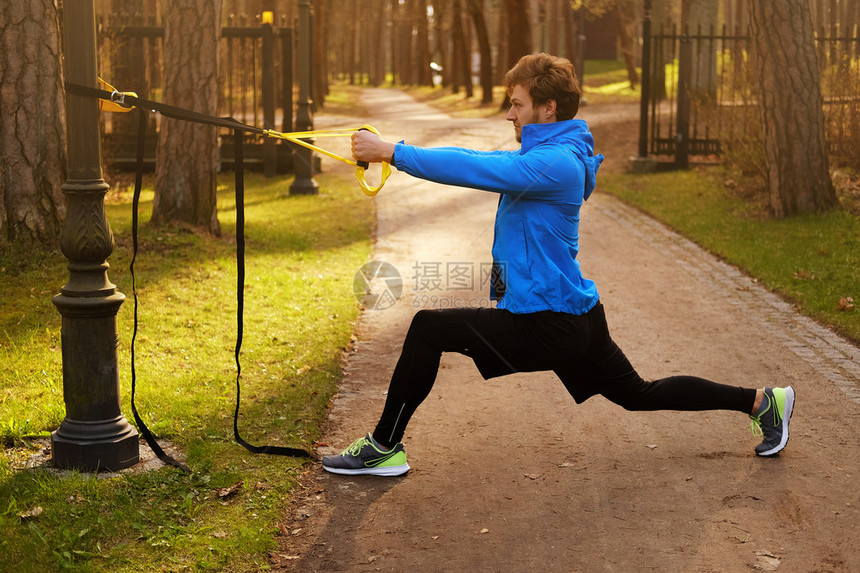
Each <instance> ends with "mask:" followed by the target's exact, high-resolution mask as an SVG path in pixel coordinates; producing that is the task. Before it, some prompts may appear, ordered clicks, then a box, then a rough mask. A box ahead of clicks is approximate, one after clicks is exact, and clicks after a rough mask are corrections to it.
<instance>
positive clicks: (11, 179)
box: [0, 0, 66, 244]
mask: <svg viewBox="0 0 860 573" xmlns="http://www.w3.org/2000/svg"><path fill="white" fill-rule="evenodd" d="M60 51H61V49H60V26H59V19H58V13H57V6H56V4H55V3H54V2H53V1H52V0H16V1H15V2H7V3H5V4H4V6H3V8H2V9H0V244H2V243H5V242H13V241H16V242H36V241H40V242H49V241H52V240H55V239H57V238H58V237H59V235H60V225H61V223H62V219H63V218H64V217H65V202H64V199H63V194H62V192H61V187H62V185H63V182H64V181H65V178H66V176H65V173H66V149H65V142H66V126H65V117H66V116H65V99H64V97H63V78H62V67H61V64H60Z"/></svg>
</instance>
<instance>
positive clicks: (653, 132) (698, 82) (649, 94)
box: [639, 23, 860, 167]
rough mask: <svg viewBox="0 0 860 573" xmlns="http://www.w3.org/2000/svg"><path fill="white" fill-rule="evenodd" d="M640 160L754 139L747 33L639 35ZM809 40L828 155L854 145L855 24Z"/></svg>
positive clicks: (857, 97) (859, 51)
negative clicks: (818, 80) (815, 61)
mask: <svg viewBox="0 0 860 573" xmlns="http://www.w3.org/2000/svg"><path fill="white" fill-rule="evenodd" d="M643 32H644V33H643V43H644V44H645V46H644V47H643V99H642V106H641V113H642V114H643V118H642V121H641V122H640V132H641V133H640V145H639V147H640V155H643V154H644V155H655V156H673V157H674V163H675V165H676V166H678V167H685V166H687V165H688V164H689V157H690V156H699V157H700V158H707V157H718V156H720V155H722V154H723V153H724V152H725V144H726V142H727V141H737V140H738V139H740V138H750V137H756V135H755V133H754V132H755V130H757V129H759V117H758V115H759V114H758V110H757V107H756V106H757V105H758V97H757V93H756V80H755V79H754V77H752V76H751V72H752V70H753V67H752V65H751V57H750V54H751V51H752V49H751V45H752V44H751V38H750V34H749V32H748V31H747V30H743V31H742V30H735V31H732V32H729V31H728V30H727V28H726V27H722V28H721V29H719V30H717V29H715V28H713V27H712V28H710V29H709V30H707V31H703V30H702V29H701V28H698V29H696V30H695V31H694V32H691V31H690V30H688V29H683V30H679V29H678V28H677V27H675V26H673V27H671V28H668V29H666V28H663V27H661V28H660V29H658V30H656V31H651V30H650V23H649V25H647V27H646V28H644V29H643ZM830 32H831V31H829V30H821V31H820V32H819V33H818V34H817V35H816V48H817V50H818V60H819V70H820V76H821V89H822V94H823V98H824V102H823V103H824V111H825V118H826V122H827V135H828V143H829V145H830V150H831V152H832V153H835V154H839V153H843V152H847V151H845V150H847V149H856V148H857V144H860V26H856V25H855V26H853V27H852V28H851V29H849V30H846V31H845V32H844V33H843V34H841V35H839V34H836V35H834V34H832V33H830Z"/></svg>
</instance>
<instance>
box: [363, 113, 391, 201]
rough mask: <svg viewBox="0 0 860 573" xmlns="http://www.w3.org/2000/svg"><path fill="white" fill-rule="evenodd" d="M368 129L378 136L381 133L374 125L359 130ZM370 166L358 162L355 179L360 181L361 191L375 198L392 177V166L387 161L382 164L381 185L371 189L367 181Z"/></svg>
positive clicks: (364, 126)
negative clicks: (390, 176)
mask: <svg viewBox="0 0 860 573" xmlns="http://www.w3.org/2000/svg"><path fill="white" fill-rule="evenodd" d="M362 129H366V130H367V131H370V132H372V133H375V134H376V135H379V131H377V129H376V128H375V127H373V126H372V125H362V126H361V127H360V128H359V130H362ZM367 167H368V164H367V163H366V162H364V161H358V162H356V165H355V178H356V179H358V184H359V186H360V187H361V190H362V191H364V194H365V195H367V196H368V197H374V196H376V194H377V193H379V190H380V189H382V186H383V185H385V181H386V180H388V176H389V175H391V165H389V164H388V162H387V161H383V162H382V178H381V179H380V181H379V185H378V186H376V187H371V186H370V185H369V184H368V183H367V179H366V178H365V176H364V175H365V171H366V170H367Z"/></svg>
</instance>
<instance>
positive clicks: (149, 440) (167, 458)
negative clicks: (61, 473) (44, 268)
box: [128, 110, 191, 473]
mask: <svg viewBox="0 0 860 573" xmlns="http://www.w3.org/2000/svg"><path fill="white" fill-rule="evenodd" d="M145 142H146V113H145V112H144V111H143V110H140V111H139V113H138V114H137V162H136V165H137V170H136V173H135V175H134V195H133V196H132V200H131V240H132V244H133V250H132V255H131V264H129V266H128V268H129V271H130V272H131V292H132V295H133V296H134V330H133V331H132V335H131V412H132V414H134V421H135V422H137V427H138V429H140V433H141V434H143V438H144V439H145V440H146V444H147V445H148V446H149V448H150V449H151V450H152V451H153V453H154V454H155V455H156V456H157V457H158V459H159V460H161V461H162V462H163V463H164V464H166V465H169V466H173V467H175V468H179V469H181V470H182V471H184V472H186V473H191V470H190V469H189V468H188V466H186V465H185V464H183V463H182V462H180V461H177V460H176V459H175V458H174V457H173V456H171V455H169V454H168V453H167V452H165V451H164V450H163V449H162V448H161V446H160V445H159V444H158V441H156V439H155V436H153V435H152V432H151V431H150V430H149V428H148V427H147V426H146V424H145V423H144V422H143V418H141V417H140V414H138V413H137V405H136V404H135V389H136V387H137V371H136V369H135V366H134V343H135V340H137V326H138V316H137V288H136V285H135V280H134V261H135V260H136V259H137V250H138V242H137V218H138V217H137V209H138V206H139V205H140V190H141V187H142V186H143V148H144V143H145Z"/></svg>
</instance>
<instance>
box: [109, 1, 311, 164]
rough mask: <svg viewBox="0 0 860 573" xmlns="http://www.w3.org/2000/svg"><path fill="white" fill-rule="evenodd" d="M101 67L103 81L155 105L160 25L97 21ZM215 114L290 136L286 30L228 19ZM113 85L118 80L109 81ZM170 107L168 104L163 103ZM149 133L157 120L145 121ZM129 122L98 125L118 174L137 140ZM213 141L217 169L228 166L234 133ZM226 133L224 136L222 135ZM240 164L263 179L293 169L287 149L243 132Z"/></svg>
mask: <svg viewBox="0 0 860 573" xmlns="http://www.w3.org/2000/svg"><path fill="white" fill-rule="evenodd" d="M98 39H99V60H100V61H99V69H100V73H101V74H103V77H104V79H105V80H108V81H111V79H112V78H122V79H124V80H125V81H126V82H127V83H128V85H126V83H122V85H119V84H114V85H116V87H117V89H119V90H122V91H135V92H137V93H138V95H140V96H141V97H147V98H149V99H153V100H155V101H161V93H162V89H161V86H162V78H161V62H162V60H161V54H162V49H163V46H162V44H163V39H164V27H163V26H158V25H155V23H154V22H152V21H147V20H145V19H143V18H142V17H136V18H131V19H129V18H126V19H124V20H120V19H118V18H116V17H110V18H106V19H103V20H101V21H100V22H99V29H98ZM219 51H220V52H219V57H220V67H219V78H218V82H219V109H218V113H217V115H219V116H221V117H233V118H235V119H237V120H238V121H241V122H243V123H247V124H250V125H253V126H255V127H264V128H267V129H279V130H280V131H286V132H288V131H292V129H293V117H294V113H295V109H294V102H295V101H296V99H297V98H296V97H295V96H296V94H295V91H296V87H295V85H294V80H293V78H294V71H293V70H294V63H293V54H294V34H293V29H292V28H289V27H284V26H280V27H275V26H273V25H271V24H260V23H257V24H255V25H248V24H246V22H244V21H242V19H233V18H231V20H230V21H228V25H227V26H225V27H223V28H222V29H221V39H220V45H219ZM114 81H117V80H114ZM165 103H170V104H173V103H174V102H165ZM151 121H152V122H153V129H150V130H149V132H150V133H152V134H154V133H156V132H157V130H158V126H159V123H160V119H159V118H158V117H157V116H155V117H153V118H151ZM127 123H128V122H126V121H124V119H123V118H122V117H120V116H118V115H114V114H107V115H106V116H105V122H104V131H105V135H104V139H105V160H106V161H107V162H108V164H110V165H113V166H115V167H116V168H120V169H124V168H129V167H130V166H131V165H132V164H133V162H134V157H135V150H134V146H135V138H134V137H133V136H132V132H131V130H130V126H129V125H127ZM222 135H223V136H221V137H219V149H220V156H221V157H223V158H224V159H223V160H222V166H223V167H230V165H229V163H230V162H231V161H232V157H233V153H232V145H233V143H232V135H231V134H227V133H226V132H224V134H222ZM227 135H229V136H227ZM245 137H246V145H245V161H246V162H247V163H248V165H249V167H251V168H254V167H257V168H259V169H262V170H264V171H265V172H266V174H267V175H274V174H275V173H283V172H287V171H290V170H291V169H292V147H291V146H290V145H289V144H288V143H286V142H284V141H276V140H273V139H271V138H266V137H262V136H258V135H253V134H246V136H245ZM156 141H157V135H151V136H150V137H149V138H148V140H147V144H146V150H145V158H146V161H147V163H149V164H150V165H152V164H154V161H155V147H156Z"/></svg>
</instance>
